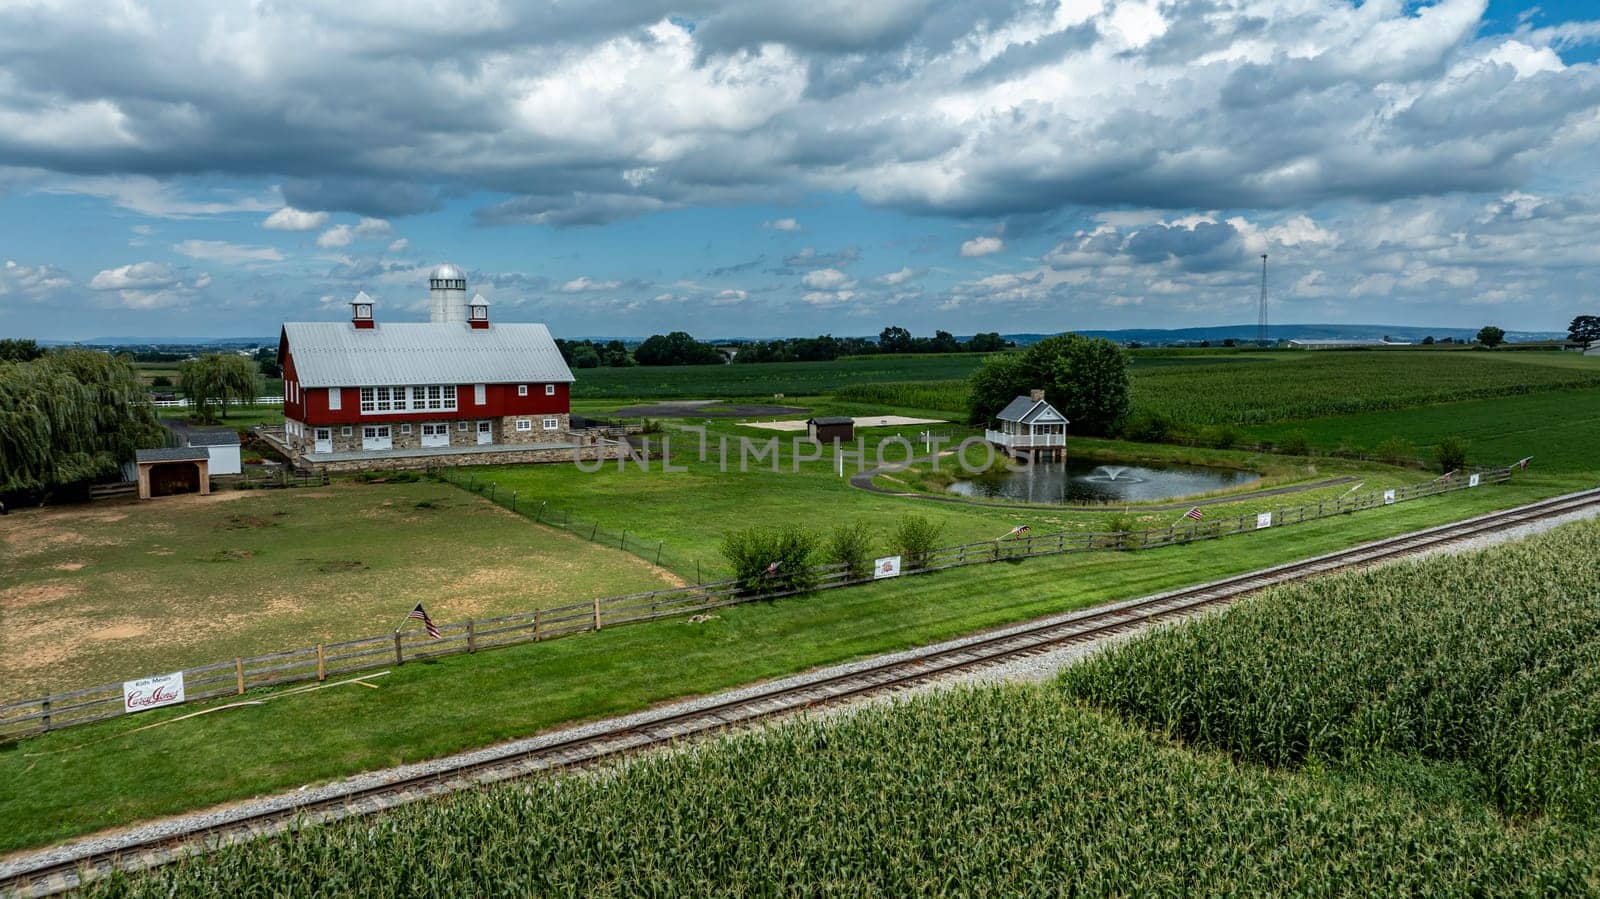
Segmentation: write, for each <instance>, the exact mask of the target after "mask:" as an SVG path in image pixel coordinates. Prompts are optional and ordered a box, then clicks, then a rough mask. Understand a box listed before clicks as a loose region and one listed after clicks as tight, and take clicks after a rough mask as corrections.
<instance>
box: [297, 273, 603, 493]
mask: <svg viewBox="0 0 1600 899" xmlns="http://www.w3.org/2000/svg"><path fill="white" fill-rule="evenodd" d="M428 286H429V291H430V294H431V299H432V309H431V314H430V320H429V321H428V322H427V323H413V322H379V321H378V320H377V319H376V318H374V316H373V305H374V304H373V301H372V298H371V297H368V296H367V295H366V294H365V293H360V294H357V295H356V298H355V299H354V300H352V301H351V303H350V307H351V317H350V321H349V322H289V323H286V324H285V325H284V326H283V333H282V336H281V337H280V338H279V341H278V362H279V364H280V365H282V367H283V394H284V396H283V417H284V443H285V445H286V446H287V447H288V449H289V451H290V453H291V455H292V456H294V457H295V461H296V462H299V463H303V464H307V465H311V466H315V467H322V468H336V469H355V468H398V467H421V466H424V465H430V464H442V465H475V464H483V463H488V462H513V461H546V460H554V459H558V458H572V455H573V450H574V448H575V447H576V446H579V445H581V444H583V443H584V441H583V440H582V439H581V438H580V437H578V436H577V435H574V434H573V433H572V432H571V422H570V419H569V417H568V411H569V397H570V389H571V386H572V382H573V377H572V371H571V369H569V368H568V367H567V364H566V362H565V361H563V360H562V358H561V351H560V350H559V349H557V348H556V342H555V340H554V339H553V338H551V336H550V331H549V329H548V328H546V327H545V326H544V325H541V324H521V323H518V324H503V323H496V322H491V321H490V320H489V302H488V301H487V300H485V299H484V298H483V297H482V296H481V295H478V296H474V297H473V298H472V299H471V300H468V299H467V281H466V277H465V276H464V275H463V274H462V272H461V270H460V269H458V268H456V267H455V266H453V265H448V264H446V265H441V266H439V267H438V268H437V269H435V270H434V272H433V275H432V277H430V278H429V279H428Z"/></svg>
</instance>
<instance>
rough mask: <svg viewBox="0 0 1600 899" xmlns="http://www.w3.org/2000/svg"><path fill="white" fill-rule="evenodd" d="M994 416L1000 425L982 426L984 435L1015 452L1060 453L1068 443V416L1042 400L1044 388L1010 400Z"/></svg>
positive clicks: (1034, 453) (1022, 453)
mask: <svg viewBox="0 0 1600 899" xmlns="http://www.w3.org/2000/svg"><path fill="white" fill-rule="evenodd" d="M995 419H996V421H998V422H999V425H1000V427H999V429H998V430H995V429H990V430H985V431H984V432H983V437H984V439H985V440H987V441H989V442H990V443H992V444H994V445H995V446H998V447H1001V448H1003V449H1005V450H1006V451H1007V452H1009V453H1011V454H1012V455H1014V456H1016V455H1028V456H1033V457H1035V458H1037V457H1038V456H1039V455H1048V456H1060V455H1061V452H1062V448H1063V447H1065V446H1066V445H1067V424H1068V422H1067V417H1066V416H1065V415H1062V414H1061V413H1060V412H1057V411H1056V408H1055V407H1054V406H1052V405H1050V404H1049V403H1047V402H1045V399H1044V391H1043V390H1034V391H1032V392H1031V393H1030V395H1028V396H1019V397H1017V398H1016V399H1014V400H1012V401H1011V402H1010V403H1008V404H1007V405H1006V407H1005V408H1004V409H1001V410H1000V414H998V415H996V416H995Z"/></svg>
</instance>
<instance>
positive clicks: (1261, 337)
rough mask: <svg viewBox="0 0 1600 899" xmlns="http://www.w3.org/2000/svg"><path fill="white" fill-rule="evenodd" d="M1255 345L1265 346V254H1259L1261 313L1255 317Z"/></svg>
mask: <svg viewBox="0 0 1600 899" xmlns="http://www.w3.org/2000/svg"><path fill="white" fill-rule="evenodd" d="M1256 343H1259V344H1261V345H1262V346H1267V254H1266V253H1262V254H1261V312H1260V314H1259V315H1257V316H1256Z"/></svg>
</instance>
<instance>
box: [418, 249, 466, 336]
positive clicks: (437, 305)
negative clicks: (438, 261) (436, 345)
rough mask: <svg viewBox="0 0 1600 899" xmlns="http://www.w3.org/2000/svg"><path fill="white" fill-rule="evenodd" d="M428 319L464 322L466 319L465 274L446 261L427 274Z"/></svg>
mask: <svg viewBox="0 0 1600 899" xmlns="http://www.w3.org/2000/svg"><path fill="white" fill-rule="evenodd" d="M428 295H429V299H430V301H431V302H430V304H429V307H428V321H431V322H433V323H434V324H440V323H442V322H464V321H466V320H467V276H466V275H465V274H463V273H462V271H461V269H459V268H456V267H455V266H453V265H451V264H450V263H448V262H446V263H445V264H444V265H441V266H439V267H438V268H436V269H434V270H433V274H431V275H429V276H428Z"/></svg>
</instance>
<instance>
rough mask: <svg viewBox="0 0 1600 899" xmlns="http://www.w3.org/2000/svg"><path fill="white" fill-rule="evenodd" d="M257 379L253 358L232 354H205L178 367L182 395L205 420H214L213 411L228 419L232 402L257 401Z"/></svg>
mask: <svg viewBox="0 0 1600 899" xmlns="http://www.w3.org/2000/svg"><path fill="white" fill-rule="evenodd" d="M256 376H257V369H256V363H255V361H254V360H253V359H250V358H248V357H246V356H236V355H233V354H230V353H206V354H205V355H204V356H200V357H198V358H195V359H190V360H188V361H186V362H184V363H183V364H182V365H180V366H178V378H179V380H180V383H182V385H183V392H184V393H185V394H187V395H188V397H189V402H190V403H192V404H193V405H194V409H195V414H196V415H197V416H198V417H199V418H200V419H201V420H202V421H214V420H215V419H216V417H217V416H216V415H214V414H213V410H215V411H218V412H220V413H221V415H222V417H223V418H227V417H228V406H229V404H230V403H231V404H239V403H253V402H255V401H256V384H257V377H256Z"/></svg>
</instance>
